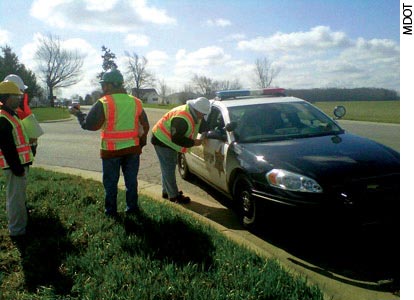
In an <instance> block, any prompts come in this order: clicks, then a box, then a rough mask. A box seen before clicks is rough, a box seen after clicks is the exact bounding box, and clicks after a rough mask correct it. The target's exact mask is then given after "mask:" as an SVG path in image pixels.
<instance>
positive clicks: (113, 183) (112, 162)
mask: <svg viewBox="0 0 414 300" xmlns="http://www.w3.org/2000/svg"><path fill="white" fill-rule="evenodd" d="M139 159H140V156H139V154H130V155H125V156H121V157H114V158H103V159H102V170H103V177H102V181H103V185H104V188H105V214H107V215H115V214H116V213H117V194H118V181H119V174H120V170H121V169H122V174H123V175H124V180H125V188H126V210H125V211H126V212H132V211H135V210H137V209H138V179H137V176H138V170H139Z"/></svg>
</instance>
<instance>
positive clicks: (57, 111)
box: [32, 107, 70, 122]
mask: <svg viewBox="0 0 414 300" xmlns="http://www.w3.org/2000/svg"><path fill="white" fill-rule="evenodd" d="M32 112H33V114H34V115H35V116H36V119H37V120H38V121H39V122H44V121H53V120H61V119H67V118H69V117H70V114H69V111H68V109H67V108H62V107H42V108H33V109H32Z"/></svg>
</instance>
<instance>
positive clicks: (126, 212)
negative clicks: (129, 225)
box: [125, 208, 139, 216]
mask: <svg viewBox="0 0 414 300" xmlns="http://www.w3.org/2000/svg"><path fill="white" fill-rule="evenodd" d="M125 214H126V215H128V216H132V215H137V214H139V209H138V208H133V209H129V210H127V211H125Z"/></svg>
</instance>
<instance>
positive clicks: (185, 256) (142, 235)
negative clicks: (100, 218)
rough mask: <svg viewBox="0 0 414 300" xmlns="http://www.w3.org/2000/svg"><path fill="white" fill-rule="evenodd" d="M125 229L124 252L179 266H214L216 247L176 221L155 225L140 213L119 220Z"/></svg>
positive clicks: (188, 226) (200, 233)
mask: <svg viewBox="0 0 414 300" xmlns="http://www.w3.org/2000/svg"><path fill="white" fill-rule="evenodd" d="M118 221H119V222H120V223H121V224H122V225H123V226H124V228H125V231H126V237H131V236H132V237H137V238H136V239H126V240H125V241H124V243H123V248H124V250H125V251H127V252H128V253H130V254H131V255H137V254H139V255H144V256H145V257H150V258H151V259H156V260H160V261H167V262H169V263H170V262H173V263H175V264H177V265H179V266H185V265H188V264H196V265H197V266H198V267H200V268H201V269H208V268H210V267H211V265H212V263H213V259H212V256H213V254H214V251H215V247H214V245H213V243H212V242H211V240H210V237H209V236H208V235H207V234H205V233H203V232H201V231H200V229H197V228H195V227H194V226H193V225H191V224H189V223H186V222H185V221H183V220H182V219H180V218H179V217H176V218H174V219H170V220H161V221H155V220H153V219H151V218H148V217H147V216H146V215H145V214H143V213H142V212H141V213H139V214H136V215H133V216H128V215H127V216H125V217H122V218H120V219H119V220H118Z"/></svg>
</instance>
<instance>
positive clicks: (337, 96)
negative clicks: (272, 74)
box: [286, 87, 400, 102]
mask: <svg viewBox="0 0 414 300" xmlns="http://www.w3.org/2000/svg"><path fill="white" fill-rule="evenodd" d="M286 95H288V96H294V97H298V98H301V99H304V100H307V101H309V102H326V101H396V100H400V95H399V94H398V93H397V92H396V91H394V90H389V89H383V88H367V87H363V88H352V89H351V88H324V89H321V88H318V89H316V88H315V89H287V90H286Z"/></svg>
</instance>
